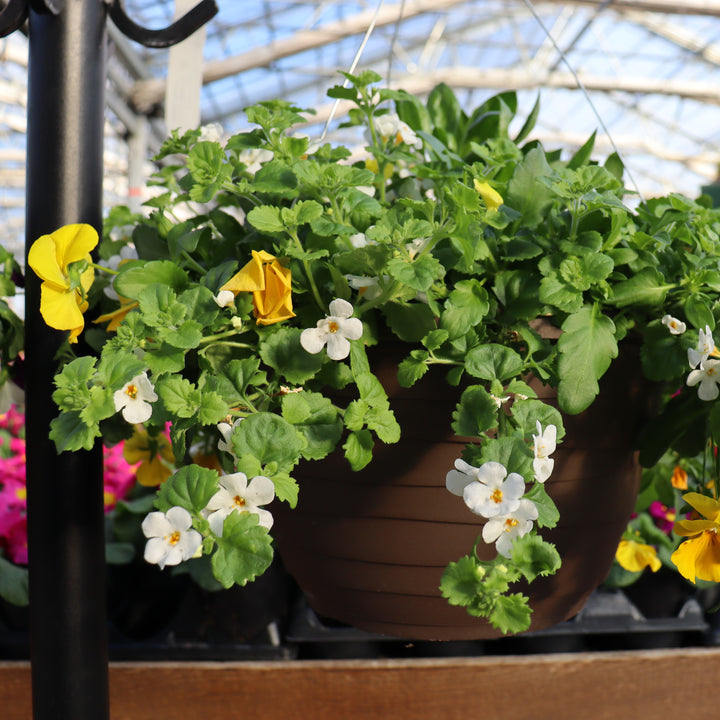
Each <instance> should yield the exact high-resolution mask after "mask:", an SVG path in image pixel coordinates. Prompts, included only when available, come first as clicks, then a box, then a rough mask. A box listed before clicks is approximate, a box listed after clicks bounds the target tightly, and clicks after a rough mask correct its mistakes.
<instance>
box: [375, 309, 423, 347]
mask: <svg viewBox="0 0 720 720" xmlns="http://www.w3.org/2000/svg"><path fill="white" fill-rule="evenodd" d="M381 310H382V313H383V315H384V316H385V319H386V320H387V324H388V326H389V327H390V329H391V330H392V331H393V332H394V333H395V334H396V335H397V336H398V337H399V338H400V339H401V340H404V341H405V342H419V341H420V340H422V339H423V338H424V337H425V335H427V333H429V332H430V331H431V330H433V329H434V328H435V314H434V313H433V311H432V310H431V309H430V308H429V307H428V306H427V305H426V304H425V303H420V302H414V303H398V302H390V303H386V304H385V305H383V306H382V307H381Z"/></svg>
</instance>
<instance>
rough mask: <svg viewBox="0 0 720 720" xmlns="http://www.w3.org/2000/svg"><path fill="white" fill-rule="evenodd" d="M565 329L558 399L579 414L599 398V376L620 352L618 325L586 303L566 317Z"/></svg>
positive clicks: (572, 413) (562, 339) (563, 326)
mask: <svg viewBox="0 0 720 720" xmlns="http://www.w3.org/2000/svg"><path fill="white" fill-rule="evenodd" d="M562 330H563V334H562V335H561V336H560V339H559V340H558V350H559V353H560V357H559V360H558V369H559V375H560V378H561V380H560V383H559V385H558V402H559V404H560V407H561V409H563V410H564V411H565V412H568V413H570V414H571V415H575V414H577V413H579V412H582V411H583V410H585V409H586V408H587V407H589V405H590V404H591V403H592V401H593V400H594V399H595V397H596V396H597V394H598V392H599V389H600V388H599V385H598V380H599V379H600V378H601V377H602V376H603V374H604V373H605V371H606V370H607V369H608V367H609V365H610V361H611V360H612V359H613V358H615V357H617V355H618V347H617V341H616V340H615V325H614V323H613V321H612V320H611V319H610V318H609V317H607V316H606V315H603V314H602V313H600V312H599V311H597V310H596V309H594V308H593V307H591V306H588V305H586V306H585V307H583V308H581V309H580V310H579V311H578V312H577V313H575V314H574V315H570V316H569V317H568V318H567V319H566V320H565V322H564V323H563V325H562Z"/></svg>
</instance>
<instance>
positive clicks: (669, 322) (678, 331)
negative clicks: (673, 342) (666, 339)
mask: <svg viewBox="0 0 720 720" xmlns="http://www.w3.org/2000/svg"><path fill="white" fill-rule="evenodd" d="M660 322H662V324H663V325H664V326H665V327H666V328H667V329H668V330H669V331H670V334H671V335H682V334H683V333H684V332H685V330H687V325H685V323H684V322H682V320H678V319H677V318H674V317H673V316H672V315H663V318H662V320H661V321H660Z"/></svg>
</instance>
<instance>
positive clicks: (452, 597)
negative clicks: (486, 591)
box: [440, 556, 485, 607]
mask: <svg viewBox="0 0 720 720" xmlns="http://www.w3.org/2000/svg"><path fill="white" fill-rule="evenodd" d="M484 575H485V571H484V570H483V569H482V568H480V567H479V566H478V564H477V562H476V561H475V560H473V559H472V558H471V557H468V556H465V557H462V558H460V559H459V560H458V561H457V562H451V563H449V564H448V566H447V567H446V568H445V570H444V572H443V574H442V578H441V580H440V593H441V594H442V596H443V597H444V598H445V599H446V600H447V601H448V603H450V605H460V606H461V607H467V606H468V605H470V604H472V603H473V602H474V601H475V598H476V596H477V595H478V594H479V593H481V592H482V581H483V577H484Z"/></svg>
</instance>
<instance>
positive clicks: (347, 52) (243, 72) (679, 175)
mask: <svg viewBox="0 0 720 720" xmlns="http://www.w3.org/2000/svg"><path fill="white" fill-rule="evenodd" d="M196 2H199V0H177V2H174V1H173V0H161V1H158V0H125V1H124V3H123V5H124V8H125V10H126V13H127V15H128V16H129V17H130V18H131V19H132V20H133V21H134V22H136V23H138V24H140V25H143V26H146V27H148V28H161V27H165V26H167V25H169V24H170V23H171V22H172V21H173V18H174V15H175V12H176V5H177V6H178V10H177V11H178V12H184V11H185V10H187V8H189V7H192V6H193V5H194V4H195V3H196ZM0 4H2V0H0ZM217 4H218V6H219V12H218V13H217V14H216V15H215V17H214V18H213V19H212V20H211V21H210V22H209V23H208V25H207V27H206V29H205V30H204V31H201V33H200V34H198V35H197V36H195V38H194V40H193V39H191V41H189V43H188V45H190V44H192V43H194V44H195V45H196V48H199V49H196V50H195V51H193V50H192V49H188V50H182V51H176V50H170V51H168V50H163V49H147V48H144V47H142V46H141V45H138V44H136V43H135V42H133V41H131V40H128V39H127V38H126V37H124V36H123V35H122V34H121V33H120V32H119V31H118V30H117V29H116V28H115V27H114V26H113V25H112V23H110V25H109V36H110V56H109V62H108V88H107V101H108V112H107V131H106V149H105V168H106V173H105V174H106V180H105V196H106V203H107V204H108V205H110V204H114V203H117V202H121V203H127V204H130V205H138V203H139V202H141V200H142V191H141V190H140V188H141V187H142V185H143V182H144V179H146V177H147V175H148V173H149V172H151V170H152V163H151V162H150V158H152V155H153V154H154V152H155V151H156V150H157V148H158V147H159V145H160V143H161V142H162V139H163V137H164V135H165V133H166V126H165V112H164V109H165V107H166V106H169V105H168V104H169V103H171V99H170V98H171V97H172V92H174V91H173V88H177V86H178V82H177V78H178V77H180V78H181V79H180V85H181V86H182V87H183V93H184V96H183V98H182V101H183V103H184V104H185V105H187V106H188V107H190V108H192V107H193V106H194V105H197V102H198V101H197V95H198V92H199V95H200V98H199V118H200V122H201V123H203V124H208V123H220V124H221V125H222V127H223V130H224V132H225V133H226V134H230V133H233V132H237V131H239V130H242V129H244V128H246V127H248V125H247V122H246V120H245V118H244V115H243V109H244V108H245V107H247V106H248V105H251V104H253V103H255V102H257V101H260V100H269V99H272V98H276V97H282V98H284V99H288V100H291V101H293V102H294V103H295V104H297V105H298V106H299V107H302V108H312V109H314V110H316V113H317V114H316V115H315V116H314V120H313V123H312V124H308V125H307V127H305V128H303V132H306V133H308V134H310V135H313V134H320V133H321V132H323V131H324V125H325V123H326V122H327V123H329V124H328V128H329V135H328V137H329V138H331V139H332V138H333V137H340V136H339V135H338V132H340V131H338V130H337V125H338V124H339V123H340V122H341V121H342V115H343V112H344V111H345V110H346V108H344V106H343V105H342V104H340V105H339V106H338V107H334V106H333V103H332V101H330V100H328V98H327V96H326V91H327V89H328V88H329V87H331V86H332V85H335V84H338V83H340V82H342V79H343V78H342V76H341V75H340V71H347V70H350V69H351V67H353V65H354V63H357V65H356V67H357V69H365V68H372V69H374V70H376V71H377V72H378V73H379V74H380V75H381V76H382V77H383V78H384V79H385V83H386V84H387V85H389V86H390V87H394V88H404V89H406V90H408V91H411V92H414V93H416V94H419V95H423V94H425V93H427V92H428V91H429V90H430V89H431V88H432V87H433V86H434V85H436V84H437V83H440V82H444V83H447V84H449V85H451V86H452V87H453V88H455V90H456V93H457V95H458V97H459V98H460V99H461V102H462V103H463V104H464V106H466V107H467V108H468V109H472V108H474V107H476V106H477V105H479V104H480V103H481V102H482V101H483V100H484V99H485V98H487V97H489V96H490V95H493V94H495V93H497V92H500V91H505V90H516V91H517V93H518V107H519V113H518V118H517V122H518V127H519V126H520V124H522V122H523V121H524V119H525V117H526V116H527V115H528V114H529V113H530V112H531V110H532V108H533V106H534V104H535V101H536V100H537V98H538V97H539V99H540V114H539V117H538V121H537V124H536V126H535V130H534V132H533V135H532V136H531V137H532V138H536V139H539V140H541V141H542V142H543V143H544V144H545V145H546V146H547V147H549V148H557V147H562V148H566V151H567V153H568V154H569V153H571V152H572V151H573V150H574V149H577V148H578V147H579V146H581V145H582V144H583V143H584V142H585V141H586V140H587V138H588V137H589V136H590V135H591V134H592V133H593V132H594V131H596V130H597V141H596V143H595V154H596V157H597V159H598V160H602V159H603V158H604V157H605V156H607V155H609V154H610V153H611V152H613V151H615V150H617V151H618V152H619V153H620V155H621V156H622V158H623V160H624V161H625V164H626V168H627V171H628V173H627V175H626V185H627V186H628V187H629V188H630V189H632V190H634V191H635V193H636V194H637V195H640V196H642V197H650V196H652V195H654V194H660V193H667V192H681V193H684V194H687V195H690V196H692V197H695V196H697V195H698V194H699V193H700V189H701V187H703V186H704V185H708V184H710V183H712V182H713V181H715V180H716V178H717V177H718V167H720V0H705V1H703V0H684V1H683V2H677V1H676V0H675V1H671V0H634V1H631V0H574V1H572V2H556V1H554V0H553V1H548V0H545V1H543V2H540V0H533V1H532V2H531V0H471V1H461V0H434V1H429V0H427V1H426V0H400V1H398V0H395V1H392V2H377V1H376V0H368V2H320V1H311V0H305V1H302V0H301V1H296V2H291V1H288V0H245V1H244V2H238V1H237V0H217ZM203 35H204V45H203V43H202V38H203ZM193 52H197V53H201V54H202V62H200V57H199V55H198V57H197V58H196V59H195V60H193ZM173 54H174V59H173ZM183 63H185V67H189V68H190V69H191V70H190V72H189V73H187V77H186V76H185V74H183V73H182V71H181V72H177V71H176V70H175V69H173V70H170V71H169V69H168V68H169V67H171V68H176V67H183ZM200 68H202V72H200ZM193 70H196V72H195V74H196V75H197V83H198V92H193V91H192V90H191V89H188V88H192V82H190V80H191V78H190V76H191V75H192V74H193ZM168 76H170V77H168ZM26 78H27V39H26V37H25V36H24V35H23V34H22V33H20V32H16V33H13V34H12V35H11V36H9V37H7V38H4V39H2V40H0V207H1V208H2V212H3V222H2V223H1V224H0V242H3V243H4V244H5V245H6V246H8V247H12V248H13V249H14V250H15V251H16V252H18V253H20V252H22V244H23V232H24V186H25V177H24V163H25V150H24V146H25V143H24V132H25V124H26V121H25V116H26V95H27V93H26ZM200 84H202V87H201V89H200ZM168 88H169V90H168ZM167 92H170V93H171V95H166V93H167ZM166 98H167V100H166ZM309 117H310V116H309Z"/></svg>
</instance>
